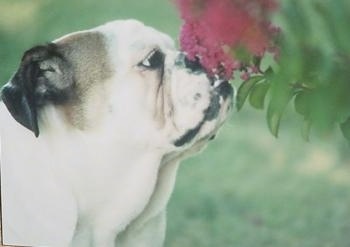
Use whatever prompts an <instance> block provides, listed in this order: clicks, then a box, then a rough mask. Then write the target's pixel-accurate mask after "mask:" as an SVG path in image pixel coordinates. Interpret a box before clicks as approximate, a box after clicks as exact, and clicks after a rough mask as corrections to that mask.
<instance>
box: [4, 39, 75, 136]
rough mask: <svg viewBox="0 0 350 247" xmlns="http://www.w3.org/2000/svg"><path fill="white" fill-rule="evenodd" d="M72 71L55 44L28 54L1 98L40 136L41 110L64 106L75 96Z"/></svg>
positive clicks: (5, 87) (22, 122)
mask: <svg viewBox="0 0 350 247" xmlns="http://www.w3.org/2000/svg"><path fill="white" fill-rule="evenodd" d="M73 84H74V80H73V71H72V68H71V66H69V63H68V61H66V60H65V59H64V57H63V55H62V54H61V53H60V52H59V49H58V47H57V46H56V45H55V44H48V45H42V46H36V47H34V48H32V49H30V50H28V51H26V52H25V53H24V55H23V57H22V61H21V64H20V67H19V69H18V70H17V72H16V73H15V74H14V76H13V77H12V79H11V80H10V81H9V82H8V83H7V84H6V85H5V86H4V87H3V88H2V91H1V98H2V100H3V102H4V103H5V105H6V107H7V109H8V110H9V112H10V113H11V115H12V116H13V118H14V119H15V120H16V121H17V122H19V123H20V124H22V125H23V126H24V127H26V128H28V129H29V130H31V131H33V132H34V134H35V136H36V137H38V136H39V126H38V111H39V110H40V108H42V107H44V106H45V105H47V104H50V103H51V104H63V103H64V102H65V101H67V100H68V99H69V98H71V95H72V91H73V90H71V89H72V87H73Z"/></svg>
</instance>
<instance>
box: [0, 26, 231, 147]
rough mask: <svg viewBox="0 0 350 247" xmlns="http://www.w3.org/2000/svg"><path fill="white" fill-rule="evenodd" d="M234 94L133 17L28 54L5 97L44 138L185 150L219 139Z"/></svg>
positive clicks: (26, 124) (13, 111) (22, 120)
mask: <svg viewBox="0 0 350 247" xmlns="http://www.w3.org/2000/svg"><path fill="white" fill-rule="evenodd" d="M232 92H233V90H232V88H231V86H230V85H229V84H228V83H227V82H226V81H221V80H217V79H215V78H209V77H208V76H207V74H206V73H205V72H204V70H203V69H202V67H201V66H200V64H199V63H197V62H192V61H188V60H187V59H186V57H185V55H184V54H183V53H181V52H179V51H177V50H176V49H175V46H174V42H173V41H172V40H171V38H170V37H168V36H167V35H165V34H163V33H161V32H159V31H157V30H155V29H153V28H151V27H147V26H145V25H143V24H142V23H140V22H138V21H134V20H127V21H114V22H110V23H107V24H105V25H103V26H100V27H97V28H94V29H91V30H87V31H81V32H76V33H72V34H69V35H66V36H64V37H62V38H59V39H57V40H55V41H53V42H52V43H49V44H45V45H40V46H36V47H34V48H32V49H30V50H28V51H26V52H25V53H24V55H23V58H22V61H21V64H20V66H19V69H18V70H17V72H16V73H15V74H14V76H13V77H12V78H11V80H10V81H9V82H8V83H7V84H6V85H5V86H4V87H3V89H2V95H1V96H2V99H3V102H4V103H5V105H6V106H7V108H8V110H9V112H10V113H11V115H12V116H13V118H14V119H15V120H16V121H17V122H18V123H20V124H21V125H23V126H24V127H25V128H27V129H29V130H31V131H32V132H33V133H34V135H35V136H36V137H39V138H40V135H45V134H46V133H48V132H52V131H56V132H57V128H59V129H60V131H62V130H64V132H65V133H67V132H68V133H70V132H80V133H83V134H86V135H88V134H90V133H98V134H101V136H108V138H114V139H116V140H119V141H123V142H125V143H128V142H129V143H131V144H133V143H138V144H139V145H152V146H154V147H159V148H161V147H167V148H170V149H173V150H181V149H186V148H187V147H191V146H193V145H194V144H195V143H198V142H206V141H207V140H209V139H211V138H212V137H213V136H214V135H215V133H216V131H217V130H218V128H219V127H220V125H221V124H222V123H223V121H224V120H225V118H226V116H227V112H228V110H229V108H230V106H231V104H232ZM53 116H56V117H55V118H54V117H53ZM57 116H58V117H57ZM102 133H103V134H104V135H102Z"/></svg>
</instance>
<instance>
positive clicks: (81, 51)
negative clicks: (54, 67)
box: [55, 31, 113, 129]
mask: <svg viewBox="0 0 350 247" xmlns="http://www.w3.org/2000/svg"><path fill="white" fill-rule="evenodd" d="M55 43H56V44H57V45H58V47H59V50H60V52H61V53H62V54H63V56H64V57H65V58H66V59H67V61H68V62H69V63H70V66H72V67H73V71H74V80H75V87H74V90H76V92H75V94H76V95H77V98H76V99H75V100H74V102H70V103H69V104H66V105H63V106H61V108H62V111H63V113H64V115H65V116H66V117H67V121H68V122H69V123H70V124H72V125H73V126H74V127H77V128H79V129H85V128H88V127H89V124H88V122H89V120H91V118H93V117H97V116H90V112H88V110H89V107H93V109H96V108H99V107H100V104H102V102H99V99H103V98H104V95H96V94H101V93H102V94H103V92H104V91H103V90H101V88H103V85H101V84H103V83H104V82H105V81H106V80H107V79H108V78H109V77H111V75H112V73H113V69H112V66H111V64H110V61H109V59H108V52H107V48H106V43H105V37H104V36H103V34H101V33H99V32H96V31H84V32H77V33H73V34H71V35H68V36H65V37H63V38H61V39H59V40H58V41H56V42H55ZM92 100H93V101H94V102H92V103H93V104H96V105H95V106H91V105H88V104H89V103H90V102H91V101H92Z"/></svg>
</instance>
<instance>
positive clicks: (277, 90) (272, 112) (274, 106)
mask: <svg viewBox="0 0 350 247" xmlns="http://www.w3.org/2000/svg"><path fill="white" fill-rule="evenodd" d="M272 83H273V84H271V100H270V103H269V106H268V108H267V116H266V117H267V125H268V127H269V130H270V132H271V134H272V135H274V136H275V137H278V130H279V126H280V122H281V118H282V115H283V112H284V110H285V108H286V106H287V105H288V103H289V101H290V100H291V99H292V98H293V96H294V95H295V91H294V89H293V88H292V87H291V86H289V85H288V84H287V83H281V82H280V81H279V82H278V80H277V81H275V82H272Z"/></svg>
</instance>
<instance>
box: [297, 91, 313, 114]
mask: <svg viewBox="0 0 350 247" xmlns="http://www.w3.org/2000/svg"><path fill="white" fill-rule="evenodd" d="M309 101H310V93H307V92H305V91H303V92H300V93H298V94H297V95H296V96H295V99H294V108H295V111H296V112H297V113H299V114H300V115H303V116H305V117H308V116H309V115H310V106H309V103H310V102H309Z"/></svg>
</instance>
